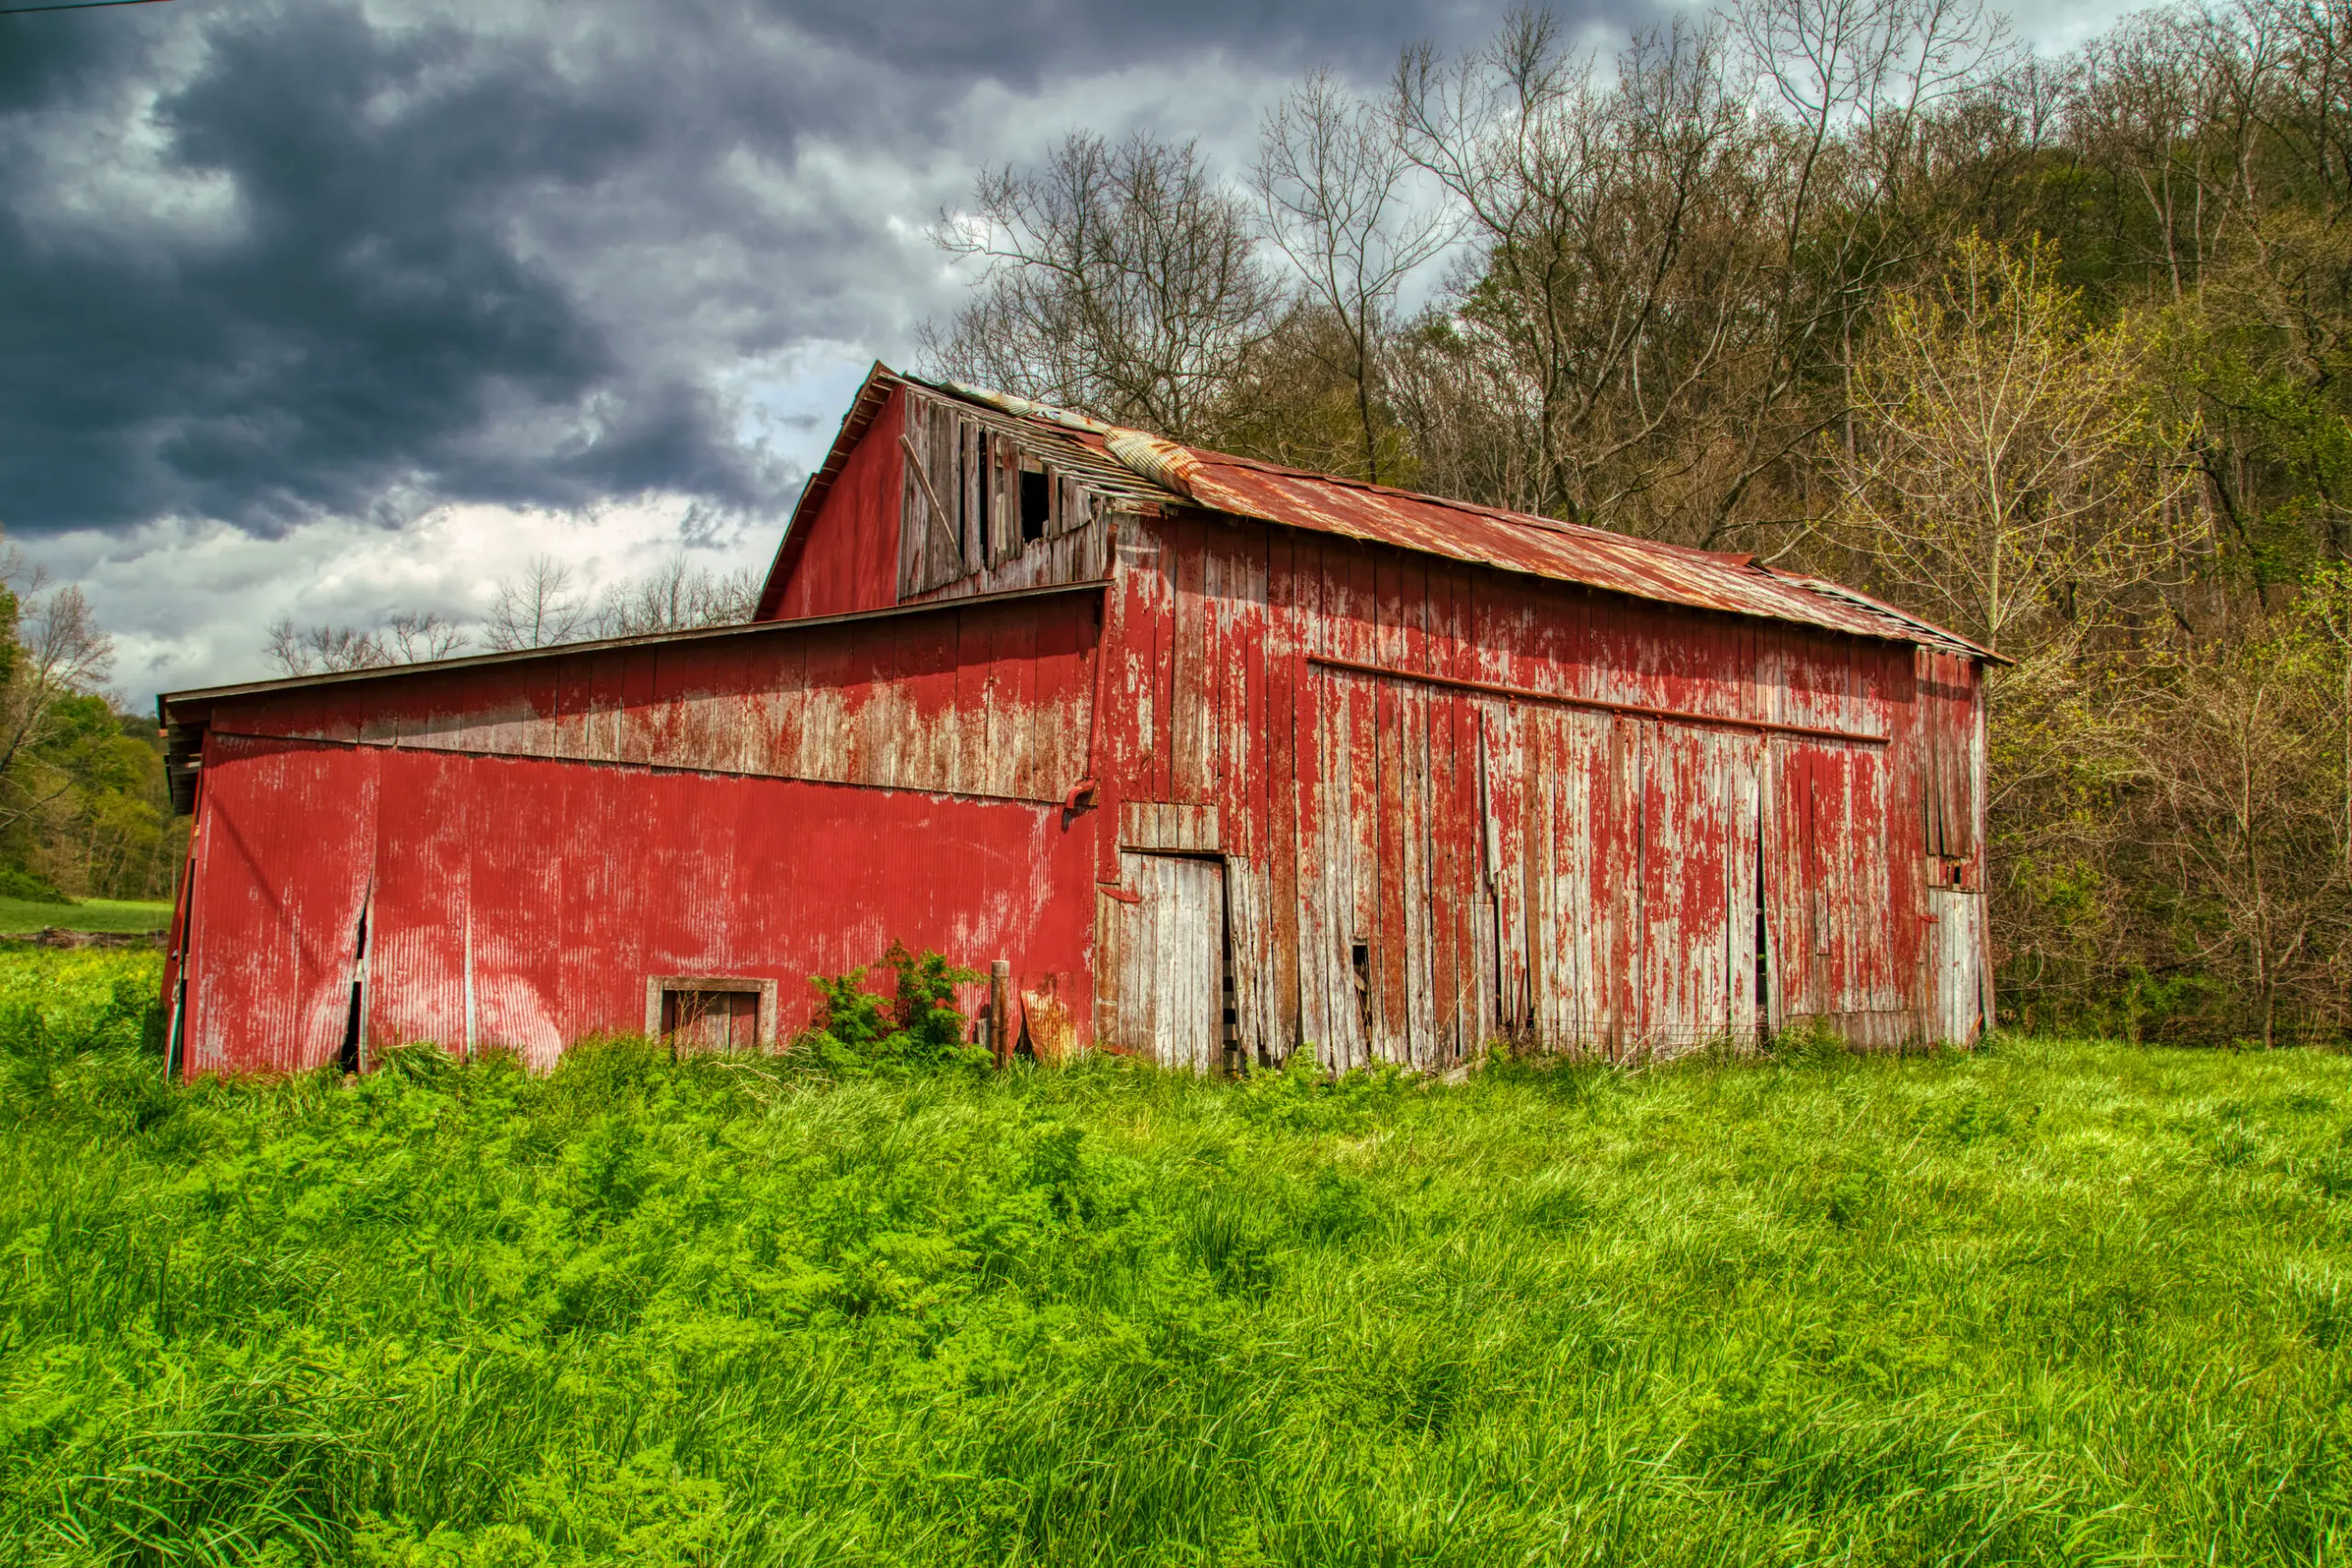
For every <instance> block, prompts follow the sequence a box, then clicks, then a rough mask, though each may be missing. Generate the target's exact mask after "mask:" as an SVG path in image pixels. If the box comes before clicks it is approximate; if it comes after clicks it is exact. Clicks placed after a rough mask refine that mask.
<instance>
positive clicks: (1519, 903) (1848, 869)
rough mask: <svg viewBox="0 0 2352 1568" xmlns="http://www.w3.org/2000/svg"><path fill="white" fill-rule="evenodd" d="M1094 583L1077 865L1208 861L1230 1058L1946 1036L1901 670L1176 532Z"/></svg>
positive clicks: (1393, 556)
mask: <svg viewBox="0 0 2352 1568" xmlns="http://www.w3.org/2000/svg"><path fill="white" fill-rule="evenodd" d="M1118 556H1119V564H1120V568H1121V571H1120V576H1119V579H1118V581H1117V583H1116V585H1115V587H1114V592H1113V595H1112V603H1111V610H1110V616H1111V631H1110V632H1109V634H1108V638H1109V640H1108V647H1109V649H1110V653H1109V655H1108V662H1107V665H1106V671H1105V672H1106V676H1107V689H1108V691H1109V693H1110V694H1111V695H1110V696H1109V697H1108V698H1107V699H1106V705H1105V709H1104V711H1105V714H1106V716H1107V717H1109V718H1111V720H1112V721H1113V724H1112V733H1111V737H1110V741H1109V746H1108V749H1107V753H1108V754H1107V755H1105V756H1104V757H1103V758H1102V759H1101V760H1100V761H1099V762H1098V768H1097V773H1098V781H1099V783H1100V784H1101V787H1102V794H1103V799H1104V802H1105V805H1106V807H1107V808H1108V809H1107V811H1106V814H1105V825H1106V832H1107V831H1108V829H1110V827H1111V825H1113V824H1115V829H1116V834H1115V840H1113V839H1111V838H1108V837H1106V840H1105V844H1104V846H1103V853H1102V855H1101V857H1100V858H1099V861H1098V865H1099V868H1100V870H1101V873H1102V874H1103V879H1104V882H1105V884H1106V886H1113V887H1114V888H1115V887H1117V886H1119V884H1118V882H1117V878H1118V877H1119V875H1120V874H1121V870H1122V867H1121V864H1120V863H1119V861H1118V860H1117V859H1116V853H1117V851H1118V850H1119V849H1120V848H1125V849H1127V850H1152V849H1159V850H1176V851H1182V852H1195V853H1198V852H1216V853H1218V854H1220V855H1221V856H1222V857H1223V858H1224V861H1225V864H1226V897H1227V909H1228V915H1229V933H1230V934H1229V942H1230V944H1231V953H1232V964H1233V972H1234V976H1235V1003H1236V1010H1237V1023H1238V1032H1239V1035H1240V1037H1241V1042H1242V1043H1243V1045H1244V1047H1245V1048H1246V1049H1248V1050H1250V1051H1251V1052H1252V1053H1254V1054H1255V1055H1259V1056H1261V1057H1262V1058H1267V1059H1272V1058H1276V1057H1279V1056H1280V1055H1283V1054H1285V1053H1286V1052H1287V1051H1288V1050H1289V1049H1291V1048H1292V1047H1293V1046H1294V1045H1295V1044H1296V1043H1299V1042H1302V1041H1305V1042H1309V1043H1314V1044H1315V1045H1316V1046H1317V1049H1318V1050H1319V1051H1320V1052H1322V1053H1323V1054H1324V1055H1325V1056H1326V1057H1327V1059H1329V1061H1330V1062H1331V1063H1332V1065H1334V1066H1343V1067H1344V1066H1354V1065H1358V1064H1361V1063H1363V1062H1367V1061H1373V1060H1380V1061H1396V1062H1404V1063H1410V1064H1412V1065H1415V1066H1443V1065H1446V1064H1448V1063H1452V1062H1454V1061H1458V1060H1461V1059H1462V1058H1463V1057H1464V1056H1465V1055H1468V1054H1470V1053H1472V1052H1475V1051H1476V1049H1477V1048H1478V1047H1479V1046H1480V1045H1481V1044H1482V1043H1484V1042H1485V1041H1487V1040H1488V1039H1491V1038H1493V1037H1495V1035H1497V1034H1498V1033H1500V1032H1524V1033H1527V1034H1530V1035H1532V1036H1533V1037H1535V1038H1538V1039H1540V1040H1542V1041H1544V1042H1545V1043H1551V1044H1555V1045H1566V1046H1578V1047H1583V1048H1588V1049H1592V1050H1596V1051H1600V1052H1603V1053H1606V1054H1610V1055H1618V1056H1632V1055H1644V1054H1649V1053H1661V1052H1672V1051H1677V1050H1681V1049H1687V1048H1689V1047H1691V1046H1692V1045H1695V1044H1698V1043H1702V1042H1706V1041H1710V1040H1715V1039H1732V1040H1741V1039H1753V1038H1754V1037H1755V1035H1756V1033H1757V1032H1758V1028H1759V1027H1760V1026H1762V1027H1772V1028H1784V1027H1787V1026H1788V1025H1790V1024H1791V1023H1792V1022H1797V1021H1804V1020H1807V1019H1818V1020H1820V1021H1823V1022H1825V1023H1826V1024H1827V1025H1828V1026H1830V1027H1832V1028H1834V1029H1837V1030H1839V1031H1840V1032H1844V1033H1846V1034H1848V1035H1849V1037H1851V1038H1853V1039H1855V1040H1856V1041H1858V1042H1859V1043H1872V1044H1893V1043H1901V1042H1904V1041H1909V1040H1917V1039H1924V1038H1929V1037H1933V1036H1935V1035H1936V1034H1938V1033H1939V1032H1940V1031H1941V1029H1942V1027H1943V1025H1942V1020H1943V1019H1944V1018H1945V1017H1948V1016H1949V1011H1948V1010H1941V1011H1939V1006H1938V1001H1937V997H1938V982H1937V980H1936V978H1935V976H1934V975H1932V974H1931V972H1930V971H1931V969H1932V968H1933V966H1934V964H1935V960H1936V957H1937V956H1938V954H1937V953H1936V952H1931V948H1933V946H1934V944H1933V943H1932V942H1931V940H1930V935H1931V933H1930V929H1929V919H1930V915H1929V910H1928V901H1927V887H1928V881H1927V878H1926V877H1925V876H1924V875H1923V874H1922V870H1921V868H1922V865H1923V863H1924V860H1923V855H1924V842H1925V840H1924V838H1923V834H1924V822H1925V820H1926V818H1925V816H1924V807H1923V796H1922V794H1921V788H1922V785H1921V777H1922V769H1921V766H1920V749H1921V746H1922V744H1923V741H1922V735H1921V726H1920V725H1919V724H1918V723H1917V722H1916V721H1915V719H1914V717H1913V715H1914V712H1915V704H1914V697H1915V691H1914V685H1915V682H1914V672H1913V660H1914V655H1913V651H1912V649H1910V648H1909V647H1908V646H1906V645H1904V644H1900V643H1895V642H1885V643H1876V642H1871V641H1866V640H1863V639H1860V638H1854V637H1841V636H1838V635H1836V634H1833V633H1826V632H1815V631H1813V630H1810V629H1807V628H1804V627H1800V626H1783V625H1775V624H1771V623H1765V622H1758V621H1755V620H1749V619H1742V618H1737V617H1733V616H1729V615H1708V614H1696V613H1691V612H1686V611H1678V610H1671V609H1664V608H1660V607H1657V606H1653V605H1646V604H1639V603H1635V602H1630V601H1626V600H1623V599H1619V598H1616V597H1614V596H1611V595H1606V594H1600V593H1595V592H1588V591H1582V590H1578V589H1576V588H1573V587H1568V586H1564V585H1556V584H1550V583H1544V582H1540V581H1530V580H1528V579H1526V578H1523V577H1510V576H1505V575H1503V574H1499V573H1494V572H1487V571H1481V570H1478V569H1476V568H1474V567H1467V566H1462V565H1457V564H1455V563H1452V562H1446V561H1442V560H1434V559H1431V558H1426V557H1419V556H1415V555H1412V554H1409V553H1408V552H1404V551H1399V550H1394V549H1389V548H1385V547H1377V546H1370V545H1363V544H1358V543H1355V542H1352V541H1348V540H1343V539H1338V538H1332V537H1329V536H1317V535H1313V534H1308V533H1304V532H1300V531H1296V530H1289V529H1283V528H1281V527H1272V526H1264V525H1256V524H1243V523H1237V522H1233V521H1229V520H1225V519H1220V518H1216V517H1214V516H1208V515H1202V514H1183V513H1180V514H1178V515H1176V516H1174V517H1171V518H1168V519H1164V520H1162V519H1143V520H1139V521H1137V522H1136V524H1135V525H1133V526H1132V527H1130V528H1128V529H1126V530H1125V531H1123V532H1122V534H1121V536H1120V538H1119V542H1118ZM1947 663H1948V666H1949V668H1946V667H1943V666H1939V671H1940V672H1941V674H1942V675H1943V676H1944V678H1945V679H1947V680H1948V681H1949V682H1951V684H1952V686H1953V691H1954V695H1953V697H1952V699H1951V700H1952V701H1953V702H1954V703H1956V704H1958V705H1959V706H1958V707H1957V708H1956V709H1955V710H1954V711H1955V712H1956V713H1959V714H1962V715H1964V716H1970V721H1971V722H1973V715H1974V713H1975V711H1976V710H1975V708H1974V707H1973V702H1974V700H1975V699H1974V686H1973V669H1971V668H1970V667H1969V666H1968V665H1967V663H1966V662H1965V661H1963V660H1949V661H1947ZM1546 699H1556V700H1546ZM1709 720H1715V721H1721V722H1712V723H1711V722H1708V721H1709ZM1971 852H1972V853H1973V847H1972V851H1971ZM1972 863H1973V862H1972ZM1759 897H1760V898H1761V899H1762V902H1763V908H1764V910H1765V919H1764V920H1763V921H1762V926H1763V940H1764V952H1763V953H1762V955H1761V956H1762V963H1761V964H1760V965H1759V963H1758V957H1759V955H1758V946H1757V943H1758V899H1759ZM1103 911H1104V913H1103V920H1104V921H1105V929H1106V930H1107V929H1108V927H1109V925H1110V924H1111V923H1113V922H1115V921H1119V920H1122V919H1125V918H1126V917H1125V916H1124V915H1122V914H1121V913H1120V912H1119V908H1118V903H1117V900H1116V899H1107V900H1106V902H1105V903H1104V905H1103ZM1947 945H1948V944H1947ZM1759 969H1760V984H1761V986H1762V990H1763V994H1762V996H1761V997H1759V995H1758V986H1759ZM1136 983H1138V982H1136V980H1135V979H1134V978H1132V977H1131V976H1130V975H1129V973H1128V966H1125V965H1122V966H1120V968H1119V970H1118V971H1117V972H1115V973H1114V972H1111V971H1109V970H1106V971H1105V972H1104V973H1103V975H1101V976H1099V988H1098V998H1099V1008H1100V1011H1099V1014H1098V1028H1099V1030H1100V1031H1101V1032H1102V1033H1103V1037H1104V1038H1106V1039H1109V1040H1113V1041H1115V1040H1116V1038H1117V1033H1118V1031H1119V1028H1120V1022H1119V1021H1120V1020H1121V1018H1122V1017H1123V1016H1125V1017H1128V1018H1134V1017H1139V1016H1141V1012H1140V1011H1139V1010H1137V1009H1136V1008H1134V1007H1130V1008H1128V1009H1127V1010H1125V1012H1124V1013H1123V1010H1122V998H1121V994H1120V987H1122V986H1123V985H1132V984H1136Z"/></svg>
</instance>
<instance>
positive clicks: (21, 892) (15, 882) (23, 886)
mask: <svg viewBox="0 0 2352 1568" xmlns="http://www.w3.org/2000/svg"><path fill="white" fill-rule="evenodd" d="M0 898H21V899H23V900H24V901H25V902H26V903H28V904H62V905H67V906H71V905H72V904H73V902H74V900H73V899H71V898H69V897H66V896H65V895H64V894H62V893H60V892H59V891H58V890H57V889H56V888H55V887H54V886H51V885H50V884H49V883H48V882H47V881H45V880H43V879H42V878H40V877H38V876H35V875H34V874H32V873H31V872H29V871H26V870H24V869H23V868H22V867H20V866H13V865H12V866H0Z"/></svg>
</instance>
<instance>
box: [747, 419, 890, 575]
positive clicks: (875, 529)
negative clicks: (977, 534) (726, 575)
mask: <svg viewBox="0 0 2352 1568" xmlns="http://www.w3.org/2000/svg"><path fill="white" fill-rule="evenodd" d="M906 401H907V394H906V392H905V391H904V390H903V389H901V390H899V391H896V392H893V393H892V394H891V395H890V400H889V402H888V404H887V405H886V406H885V407H884V408H883V410H882V412H880V413H878V414H876V416H875V418H874V423H872V424H870V425H869V426H867V427H866V434H865V439H864V440H862V441H860V442H859V443H858V445H857V447H856V448H855V450H854V451H853V452H851V454H850V456H849V459H848V461H847V462H846V463H845V464H843V465H842V471H841V473H840V474H839V475H838V476H836V478H835V479H834V480H833V484H832V487H831V489H830V490H829V491H826V493H825V499H824V502H823V503H822V504H821V505H820V506H819V507H818V509H817V513H816V515H815V516H814V517H812V518H810V519H809V523H808V525H807V528H808V536H807V537H806V538H805V539H802V540H797V541H795V540H790V539H787V540H786V541H785V543H784V544H783V546H782V547H780V552H779V553H781V554H782V555H783V556H784V557H785V558H786V562H785V564H786V572H787V575H786V579H785V584H784V593H783V596H782V598H781V599H780V600H779V602H778V603H777V605H776V609H775V614H774V615H771V616H769V617H767V618H769V619H773V620H798V619H800V618H802V617H804V616H809V615H846V614H848V613H849V612H851V611H854V610H876V609H881V608H883V607H884V606H886V605H890V604H897V603H898V602H899V471H900V469H901V468H903V467H904V466H905V465H904V461H903V459H902V458H901V457H900V456H899V431H900V430H901V429H902V428H903V425H904V418H905V410H906Z"/></svg>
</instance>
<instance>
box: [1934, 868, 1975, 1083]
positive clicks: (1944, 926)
mask: <svg viewBox="0 0 2352 1568" xmlns="http://www.w3.org/2000/svg"><path fill="white" fill-rule="evenodd" d="M1928 914H1929V915H1930V916H1932V917H1933V919H1934V930H1935V943H1936V947H1935V952H1934V953H1931V954H1930V955H1929V957H1928V965H1929V967H1928V973H1929V975H1930V976H1933V978H1934V981H1935V1001H1934V1011H1933V1012H1932V1014H1931V1015H1930V1017H1929V1019H1928V1023H1929V1025H1930V1027H1931V1029H1932V1034H1931V1036H1930V1037H1931V1038H1933V1039H1935V1040H1939V1041H1943V1042H1946V1043H1950V1044H1953V1045H1971V1044H1973V1043H1975V1042H1976V1036H1977V1034H1978V1032H1979V1031H1980V1030H1981V1029H1982V1027H1983V1023H1984V1016H1985V1015H1984V995H1983V989H1982V976H1983V968H1982V964H1983V956H1984V952H1985V896H1984V895H1983V894H1982V893H1970V892H1967V891H1965V890H1963V889H1962V888H1958V887H1930V888H1928Z"/></svg>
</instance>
